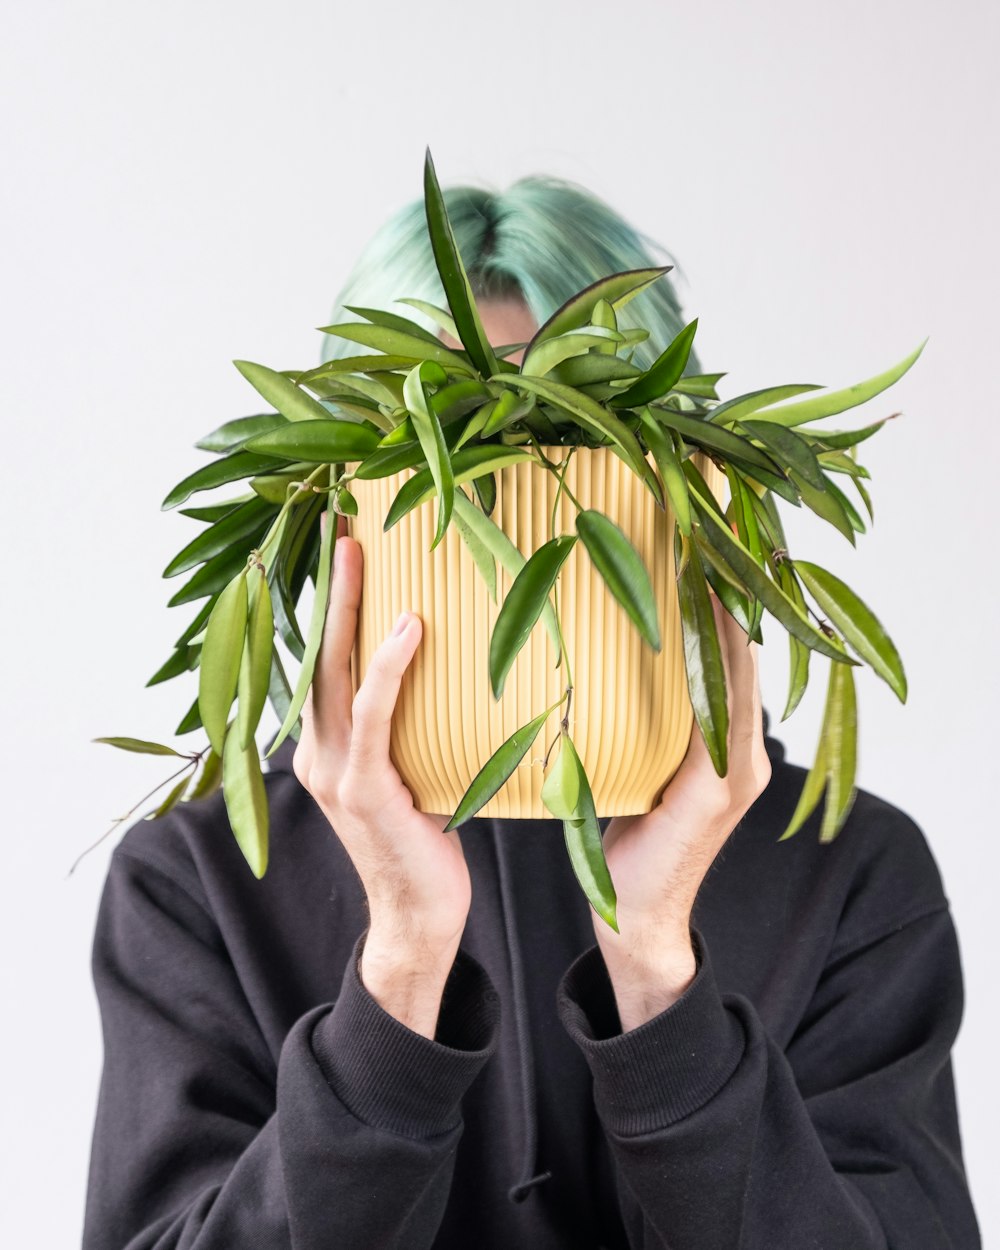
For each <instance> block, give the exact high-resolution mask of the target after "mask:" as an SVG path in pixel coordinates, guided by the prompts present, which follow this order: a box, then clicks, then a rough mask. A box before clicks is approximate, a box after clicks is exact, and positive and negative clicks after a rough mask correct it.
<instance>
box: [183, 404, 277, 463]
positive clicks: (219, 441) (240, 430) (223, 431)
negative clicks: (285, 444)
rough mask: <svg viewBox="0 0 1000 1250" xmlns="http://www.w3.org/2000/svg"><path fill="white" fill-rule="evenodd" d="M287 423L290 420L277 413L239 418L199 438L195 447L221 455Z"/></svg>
mask: <svg viewBox="0 0 1000 1250" xmlns="http://www.w3.org/2000/svg"><path fill="white" fill-rule="evenodd" d="M287 423H288V418H287V417H284V416H282V415H281V413H276V412H267V413H264V414H262V415H260V416H255V417H237V418H236V419H235V420H234V421H225V422H223V424H222V425H220V426H218V427H217V428H216V429H214V430H213V431H212V432H211V434H206V435H205V437H204V438H199V439H198V441H197V442H196V443H195V447H199V448H201V450H202V451H214V452H218V453H220V454H221V453H223V452H227V451H232V450H233V449H234V448H236V447H239V445H240V444H241V443H242V442H244V440H245V439H248V438H252V437H253V435H254V434H263V433H265V432H266V431H267V430H276V429H277V428H278V427H279V426H281V425H286V424H287Z"/></svg>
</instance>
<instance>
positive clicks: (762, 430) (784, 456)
mask: <svg viewBox="0 0 1000 1250" xmlns="http://www.w3.org/2000/svg"><path fill="white" fill-rule="evenodd" d="M740 427H741V429H742V430H745V431H746V432H747V433H748V434H750V435H751V436H752V437H753V438H756V439H759V441H760V442H762V443H763V444H764V446H765V447H766V448H767V449H768V450H769V451H773V452H774V453H775V457H774V459H775V460H776V461H780V462H781V463H782V464H788V465H791V467H792V468H793V469H796V470H797V471H798V473H799V476H800V477H802V478H803V479H804V480H805V481H807V482H808V483H809V484H810V486H815V487H816V489H817V490H825V489H826V477H825V476H824V474H823V470H822V468H821V467H820V463H819V461H818V460H817V459H816V453H815V452H814V451H813V449H812V447H811V445H810V442H809V439H807V438H803V437H802V435H801V434H797V433H796V432H795V431H794V430H790V429H788V428H787V427H786V426H783V425H776V424H775V423H774V422H773V421H741V422H740Z"/></svg>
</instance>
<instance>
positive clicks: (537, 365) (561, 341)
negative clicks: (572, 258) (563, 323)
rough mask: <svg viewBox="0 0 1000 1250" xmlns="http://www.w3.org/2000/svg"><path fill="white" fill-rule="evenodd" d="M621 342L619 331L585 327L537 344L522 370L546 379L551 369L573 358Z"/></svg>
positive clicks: (527, 355)
mask: <svg viewBox="0 0 1000 1250" xmlns="http://www.w3.org/2000/svg"><path fill="white" fill-rule="evenodd" d="M621 341H622V335H621V334H619V333H618V331H617V330H607V329H604V328H603V327H601V326H584V327H581V328H580V329H578V330H570V331H568V332H567V333H565V334H557V335H555V336H553V337H552V338H548V339H545V340H544V341H543V342H540V343H537V344H536V345H535V346H534V347H533V348H532V349H531V351H530V353H529V352H525V354H524V357H523V359H522V361H521V368H522V369H523V370H524V372H525V373H528V374H531V375H532V376H533V377H536V378H540V377H544V376H545V374H546V373H548V372H549V370H550V369H552V368H554V367H555V366H556V365H558V364H560V363H561V362H562V361H564V360H568V359H569V358H570V357H571V356H581V355H583V354H584V353H585V352H589V351H590V349H591V348H592V347H601V346H605V345H608V344H612V345H613V344H616V343H620V342H621Z"/></svg>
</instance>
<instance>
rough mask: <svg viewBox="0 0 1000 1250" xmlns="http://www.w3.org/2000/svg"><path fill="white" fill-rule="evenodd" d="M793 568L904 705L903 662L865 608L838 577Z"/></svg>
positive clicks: (798, 565) (811, 567)
mask: <svg viewBox="0 0 1000 1250" xmlns="http://www.w3.org/2000/svg"><path fill="white" fill-rule="evenodd" d="M792 567H793V569H794V570H795V572H796V573H797V574H798V576H799V577H800V578H801V579H802V581H803V582H804V583H805V586H806V589H807V590H808V591H809V593H810V594H811V595H812V596H813V598H814V599H815V600H816V602H817V603H818V604H819V605H820V607H821V608H822V609H823V611H824V612H825V613H826V615H827V616H828V617H829V618H830V620H831V621H832V622H833V624H834V625H835V626H836V627H837V629H839V630H840V632H841V633H842V634H843V635H844V638H845V639H846V641H847V643H848V645H849V646H851V647H852V648H853V649H854V650H855V651H856V652H857V654H858V655H860V656H861V658H862V659H863V660H866V661H867V662H868V663H869V664H870V665H871V667H872V668H873V669H874V670H875V672H876V673H877V674H878V675H879V677H881V678H882V680H883V681H884V682H885V683H886V684H887V685H888V686H889V688H890V689H891V690H892V691H893V693H894V694H895V695H896V697H897V698H898V699H899V701H900V703H905V702H906V690H907V687H906V674H905V673H904V672H903V662H902V660H901V659H900V656H899V652H898V651H897V650H896V646H895V644H894V643H893V641H892V639H891V638H890V637H889V635H888V634H887V633H886V631H885V629H884V628H883V626H882V624H881V623H880V622H879V620H878V619H877V617H876V616H875V614H874V613H873V612H872V611H871V609H870V608H869V607H868V606H867V604H865V603H864V602H863V601H862V600H861V599H860V598H859V597H858V595H856V594H855V593H854V591H853V590H852V589H851V588H850V586H848V585H846V584H845V583H844V582H842V581H841V580H840V578H839V577H835V576H834V574H833V573H831V572H829V571H828V570H827V569H824V568H821V567H820V566H819V565H818V564H812V563H811V562H810V561H808V560H793V561H792Z"/></svg>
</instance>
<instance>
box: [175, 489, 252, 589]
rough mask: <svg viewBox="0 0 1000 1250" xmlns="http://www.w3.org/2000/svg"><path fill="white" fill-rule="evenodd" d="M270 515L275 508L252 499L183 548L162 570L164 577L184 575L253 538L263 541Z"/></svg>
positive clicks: (227, 514) (203, 531)
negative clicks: (234, 545)
mask: <svg viewBox="0 0 1000 1250" xmlns="http://www.w3.org/2000/svg"><path fill="white" fill-rule="evenodd" d="M273 514H274V508H273V507H272V506H271V504H269V503H266V502H265V501H264V500H263V499H251V500H248V501H247V502H246V503H244V504H240V506H239V507H237V508H235V509H233V510H232V511H231V512H227V513H226V515H225V516H224V517H223V518H222V520H221V521H216V522H215V524H214V525H212V526H210V527H209V528H208V529H206V530H202V532H201V533H200V534H199V535H198V537H197V538H196V539H194V541H193V542H189V543H188V545H187V546H186V547H184V548H182V549H181V550H180V551H179V552H178V553H177V555H175V556H174V558H173V559H172V560H171V561H170V563H169V564H168V565H167V567H166V568H165V569H164V570H163V576H164V577H176V576H177V574H178V573H186V572H187V570H188V569H192V568H194V566H195V565H196V564H201V563H202V562H203V561H205V560H210V559H211V558H212V556H216V555H218V554H219V553H220V552H222V551H226V550H227V549H228V548H230V547H231V546H232V545H233V544H234V543H239V542H241V541H242V540H243V539H249V538H251V537H252V536H254V535H259V536H261V537H263V535H264V533H265V532H266V527H265V524H264V522H265V518H267V517H271V516H273ZM247 545H252V544H250V543H248V544H247Z"/></svg>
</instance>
